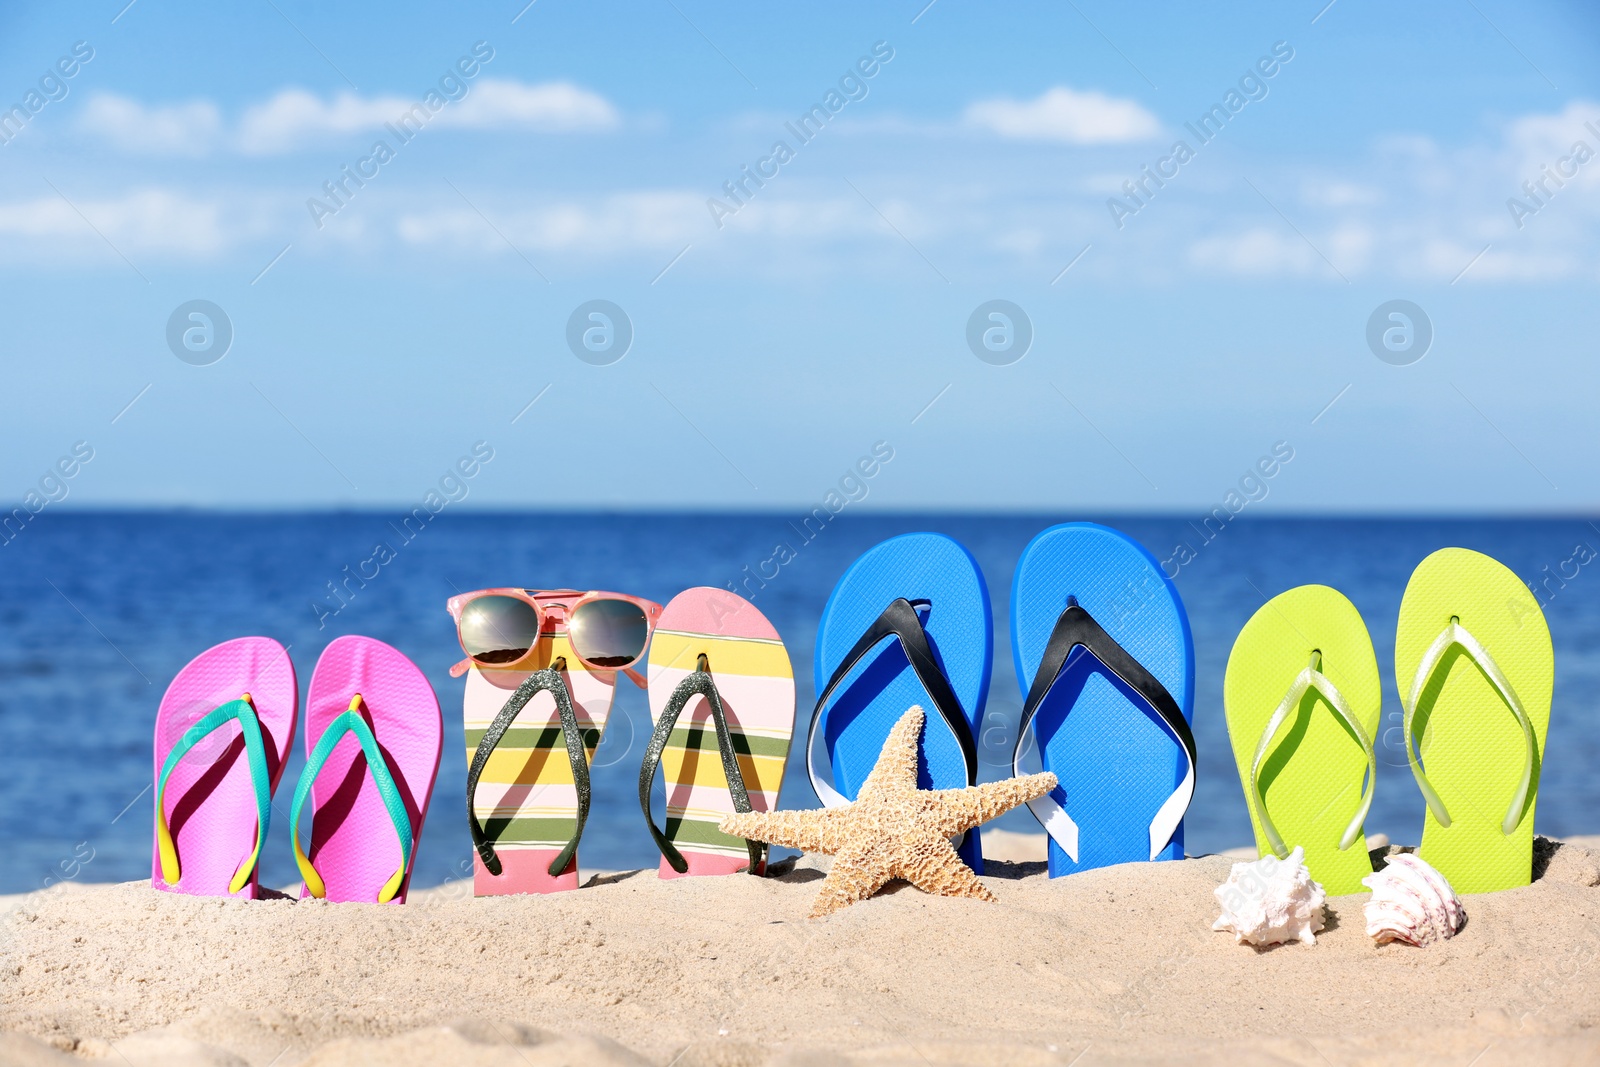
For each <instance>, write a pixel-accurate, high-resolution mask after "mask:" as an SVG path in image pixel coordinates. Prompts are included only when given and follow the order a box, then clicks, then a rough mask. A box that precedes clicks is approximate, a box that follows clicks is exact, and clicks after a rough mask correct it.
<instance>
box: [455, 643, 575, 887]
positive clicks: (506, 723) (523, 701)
mask: <svg viewBox="0 0 1600 1067" xmlns="http://www.w3.org/2000/svg"><path fill="white" fill-rule="evenodd" d="M546 692H547V693H550V694H552V695H553V696H554V697H555V698H556V712H557V713H558V714H559V715H560V716H561V734H562V737H563V738H564V739H565V741H566V743H567V762H568V763H570V764H572V784H573V786H574V787H575V788H576V789H577V791H578V824H577V826H575V827H574V828H573V831H572V840H570V841H568V842H567V844H566V847H565V848H563V849H562V850H561V851H560V852H559V853H557V854H556V858H555V859H554V860H552V861H551V862H550V874H551V876H552V877H554V876H556V875H559V874H560V873H561V872H562V871H564V870H566V868H567V864H568V863H570V862H571V861H572V856H573V854H574V853H575V852H577V851H578V838H580V837H582V836H583V824H584V821H585V820H586V819H588V818H589V754H588V751H587V750H586V749H585V748H584V744H583V731H582V730H581V729H580V728H579V726H578V716H577V714H576V713H575V712H573V710H572V696H571V694H570V693H568V692H567V683H566V682H565V681H563V680H562V678H561V672H560V671H559V670H557V669H555V668H553V667H546V668H545V669H544V670H540V671H534V672H533V673H532V674H530V675H528V677H527V680H525V681H524V682H523V683H522V684H521V685H519V686H517V691H516V692H514V693H512V694H511V697H510V699H508V700H507V701H506V703H505V706H504V707H502V708H501V709H500V713H499V714H498V715H496V716H495V717H494V721H493V722H491V723H490V724H489V728H488V729H487V730H485V731H484V733H483V740H481V741H479V742H478V750H477V751H476V752H474V753H473V754H472V766H471V767H470V768H468V770H467V825H468V826H470V827H471V829H472V844H473V846H474V847H476V848H477V850H478V856H479V857H480V858H481V859H482V860H483V865H484V866H485V867H487V868H488V869H489V873H490V874H493V875H498V874H499V873H500V857H499V856H497V855H496V854H495V851H494V846H493V845H492V844H490V843H489V838H488V836H487V835H486V834H484V832H483V827H482V826H480V825H479V824H478V813H477V810H476V809H475V808H474V807H473V800H474V799H475V798H476V797H477V794H478V779H479V777H481V776H482V774H483V768H484V767H485V766H486V765H487V764H488V762H489V755H490V753H492V752H494V750H495V746H497V745H499V744H500V740H501V738H503V737H505V735H506V731H507V730H508V729H510V728H511V723H512V721H513V720H514V719H515V718H516V717H517V715H518V714H519V713H520V712H521V711H522V709H523V708H524V707H526V706H527V704H528V701H530V700H532V699H533V696H534V694H535V693H546Z"/></svg>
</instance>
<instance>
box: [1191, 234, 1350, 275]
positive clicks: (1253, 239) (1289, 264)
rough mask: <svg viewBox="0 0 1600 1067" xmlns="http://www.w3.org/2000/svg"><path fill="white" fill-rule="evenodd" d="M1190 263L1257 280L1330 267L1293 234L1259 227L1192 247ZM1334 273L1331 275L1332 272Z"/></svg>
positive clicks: (1200, 242) (1202, 242)
mask: <svg viewBox="0 0 1600 1067" xmlns="http://www.w3.org/2000/svg"><path fill="white" fill-rule="evenodd" d="M1189 262H1190V263H1191V264H1193V265H1194V266H1196V267H1201V268H1204V269H1206V270H1223V271H1227V272H1228V273H1230V274H1243V275H1249V276H1254V277H1260V276H1262V275H1276V274H1284V273H1288V274H1307V273H1310V272H1312V271H1313V270H1315V268H1317V267H1322V269H1323V270H1324V271H1327V266H1326V265H1325V264H1323V263H1322V262H1321V261H1320V260H1319V259H1318V258H1317V254H1316V253H1315V252H1313V251H1312V250H1311V249H1310V248H1308V247H1307V246H1306V243H1305V242H1304V241H1302V240H1300V239H1299V238H1297V237H1295V236H1293V235H1292V234H1289V235H1285V234H1280V233H1278V232H1276V231H1274V230H1269V229H1262V228H1260V227H1257V228H1253V229H1249V230H1245V231H1244V232H1243V233H1240V234H1237V235H1231V236H1226V237H1206V238H1203V239H1201V240H1199V241H1196V242H1194V243H1193V244H1191V245H1190V246H1189ZM1329 273H1331V272H1329Z"/></svg>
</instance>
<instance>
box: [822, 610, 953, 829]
mask: <svg viewBox="0 0 1600 1067" xmlns="http://www.w3.org/2000/svg"><path fill="white" fill-rule="evenodd" d="M916 603H917V604H924V605H925V604H927V603H928V602H927V601H925V600H919V601H917V602H916ZM890 637H893V638H895V639H897V640H898V641H899V642H900V647H901V648H902V649H904V650H905V655H906V660H907V661H908V662H909V663H910V664H911V669H912V670H913V671H915V672H916V675H917V680H918V681H920V682H921V683H922V688H923V689H925V690H926V691H927V693H928V698H929V702H930V703H932V704H933V708H934V710H935V711H937V712H938V713H939V717H940V718H941V719H943V720H944V724H945V725H946V726H947V727H949V729H950V732H951V733H952V734H954V735H955V739H956V743H957V744H958V745H960V746H961V758H962V760H964V761H965V763H966V766H967V784H968V785H975V784H977V781H978V746H977V743H976V742H975V741H974V740H973V737H972V726H971V724H970V723H968V722H967V716H966V713H965V712H964V711H963V710H962V708H961V700H960V698H959V697H957V696H956V693H955V690H954V689H952V688H951V687H950V680H949V679H948V678H946V677H945V675H944V671H943V670H941V669H940V668H939V661H938V660H937V659H935V658H934V655H933V649H932V648H931V647H930V646H929V644H928V633H927V631H926V630H924V629H923V628H922V620H921V619H919V618H918V617H917V609H916V607H915V606H914V605H913V603H912V602H911V601H909V600H907V599H906V598H904V597H900V598H898V599H896V600H895V601H894V602H892V603H891V604H890V605H889V606H888V607H886V608H884V609H883V614H881V615H879V616H878V617H877V619H875V620H874V621H873V623H872V625H871V626H869V627H867V630H866V632H865V633H863V634H862V635H861V638H860V639H859V640H858V641H856V643H855V645H854V646H853V647H852V648H851V649H850V651H849V652H847V653H845V657H844V659H843V660H841V661H840V663H839V666H838V668H837V669H835V670H834V672H833V677H831V678H829V679H828V684H827V685H826V686H824V687H823V689H822V692H821V693H820V694H819V695H818V696H817V706H816V708H815V710H814V711H813V712H812V714H811V725H810V727H809V728H808V729H807V731H806V772H807V774H809V775H810V777H811V787H812V788H813V789H814V790H816V793H817V799H819V800H821V801H822V803H823V805H824V806H826V807H830V808H836V807H839V806H841V805H844V804H847V803H849V801H848V800H847V799H846V798H845V797H844V796H843V795H842V794H841V793H840V792H839V791H838V790H837V789H834V788H833V787H832V786H831V785H829V784H828V783H827V782H825V781H823V780H822V777H821V775H819V774H818V773H817V768H816V763H815V752H816V745H815V741H816V736H817V728H818V726H819V725H820V724H821V723H822V709H823V708H824V707H825V706H826V705H827V703H828V698H829V697H830V696H832V695H833V691H834V690H835V689H837V688H838V687H839V685H840V684H841V683H842V682H843V681H844V679H845V677H846V676H847V675H848V674H849V673H850V671H851V670H852V669H853V668H854V667H855V666H856V664H857V663H859V662H861V660H862V659H863V658H865V656H866V655H867V653H869V652H871V651H872V650H873V648H875V647H876V646H877V644H878V643H879V642H880V641H883V640H884V639H885V638H890Z"/></svg>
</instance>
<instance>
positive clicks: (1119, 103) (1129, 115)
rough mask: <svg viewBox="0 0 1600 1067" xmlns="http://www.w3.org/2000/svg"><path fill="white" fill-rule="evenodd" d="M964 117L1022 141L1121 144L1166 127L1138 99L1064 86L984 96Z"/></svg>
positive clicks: (1150, 134) (989, 129) (985, 127)
mask: <svg viewBox="0 0 1600 1067" xmlns="http://www.w3.org/2000/svg"><path fill="white" fill-rule="evenodd" d="M962 117H963V119H964V120H965V121H966V123H967V125H969V126H976V127H980V128H982V129H986V130H988V131H990V132H991V133H995V134H998V135H999V136H1001V137H1007V138H1011V139H1013V140H1019V141H1060V142H1063V143H1066V144H1116V143H1119V142H1123V141H1144V140H1148V139H1150V138H1152V137H1154V136H1156V134H1158V133H1160V132H1161V123H1160V122H1159V121H1157V119H1156V117H1155V116H1154V115H1152V114H1151V113H1150V112H1148V111H1146V110H1145V109H1144V108H1142V107H1140V106H1139V104H1138V103H1137V102H1135V101H1133V100H1123V99H1118V98H1117V97H1112V96H1107V95H1105V94H1104V93H1100V92H1095V91H1093V90H1091V91H1088V92H1081V93H1080V92H1077V91H1076V90H1073V89H1068V88H1066V87H1065V86H1060V85H1058V86H1056V87H1055V88H1053V89H1049V90H1047V91H1046V92H1045V93H1044V94H1043V95H1041V96H1039V97H1037V98H1036V99H1033V100H1010V99H1006V98H1003V97H999V98H996V99H993V100H979V101H977V102H976V103H973V104H970V105H968V107H967V109H966V111H965V112H964V113H963V115H962Z"/></svg>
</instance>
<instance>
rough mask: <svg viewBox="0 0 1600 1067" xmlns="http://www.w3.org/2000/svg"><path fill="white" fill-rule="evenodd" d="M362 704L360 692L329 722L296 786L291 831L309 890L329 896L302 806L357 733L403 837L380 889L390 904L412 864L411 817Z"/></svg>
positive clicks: (381, 896) (398, 834)
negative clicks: (303, 832) (310, 851)
mask: <svg viewBox="0 0 1600 1067" xmlns="http://www.w3.org/2000/svg"><path fill="white" fill-rule="evenodd" d="M360 705H361V695H360V694H359V693H358V694H356V696H355V698H354V699H352V700H351V701H350V710H349V711H346V712H344V713H343V714H341V715H340V716H339V717H338V718H337V719H334V720H333V721H332V722H331V723H329V724H328V728H327V730H325V731H323V734H322V739H321V740H320V741H318V742H317V747H316V748H315V749H314V750H313V751H312V753H311V758H310V759H309V760H307V761H306V769H305V770H304V771H303V772H301V774H300V783H299V785H297V786H295V790H294V804H293V806H292V807H290V809H289V834H290V839H291V840H292V841H293V842H294V858H295V862H296V863H297V864H298V865H299V867H300V874H301V877H303V878H304V879H305V882H306V891H307V892H309V893H310V894H311V895H312V896H314V897H318V898H321V897H324V896H326V895H327V886H326V885H324V884H323V881H322V876H321V875H320V874H318V873H317V869H316V868H315V867H313V866H312V865H311V860H310V859H308V858H307V856H306V854H305V852H304V850H302V849H301V847H300V809H301V807H302V806H303V805H304V804H305V802H306V797H308V796H310V795H311V785H312V783H313V782H315V781H316V780H317V776H318V775H320V774H321V773H322V768H323V767H324V766H325V765H326V764H327V762H328V757H329V756H331V755H333V750H334V749H335V748H336V747H337V746H338V744H339V742H340V741H341V740H343V739H344V735H345V734H355V735H356V740H357V741H359V742H360V743H361V751H362V752H363V753H364V754H365V755H366V757H367V771H368V772H369V773H370V774H371V775H372V781H373V784H375V785H376V786H377V787H378V795H379V796H380V797H382V798H383V806H384V807H385V808H386V809H387V810H388V812H389V821H390V822H391V823H393V824H394V832H395V836H396V837H398V838H399V839H400V867H399V869H397V870H396V871H395V872H394V874H393V875H392V876H390V878H389V881H388V882H386V883H384V886H383V888H382V889H381V890H379V892H378V903H379V904H387V903H388V902H389V901H390V900H392V899H393V898H394V895H395V894H396V893H397V892H399V890H400V886H401V885H402V884H404V882H405V876H406V872H407V871H408V870H409V868H410V866H411V847H412V837H411V817H410V815H408V814H407V813H406V805H405V801H403V800H402V799H400V790H399V788H398V787H397V786H396V785H395V781H394V776H393V775H392V774H390V773H389V765H388V764H387V763H386V762H385V761H384V758H383V753H382V752H381V751H380V750H379V749H378V739H377V738H376V737H374V736H373V733H372V728H371V727H370V726H368V725H367V721H366V719H364V718H362V716H361V713H360V712H359V711H357V710H356V709H357V708H358V707H359V706H360Z"/></svg>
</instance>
